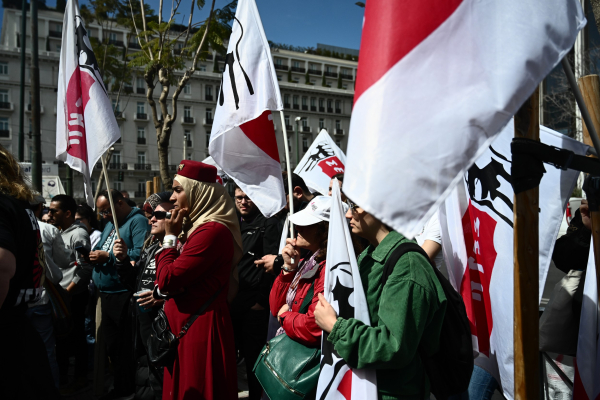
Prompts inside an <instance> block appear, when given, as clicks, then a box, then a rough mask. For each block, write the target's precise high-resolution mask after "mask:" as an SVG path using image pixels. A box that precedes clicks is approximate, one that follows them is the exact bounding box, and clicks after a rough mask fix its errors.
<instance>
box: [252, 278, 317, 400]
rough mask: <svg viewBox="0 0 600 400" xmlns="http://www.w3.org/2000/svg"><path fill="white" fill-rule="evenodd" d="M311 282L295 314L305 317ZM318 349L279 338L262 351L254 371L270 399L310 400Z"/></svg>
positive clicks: (312, 291)
mask: <svg viewBox="0 0 600 400" xmlns="http://www.w3.org/2000/svg"><path fill="white" fill-rule="evenodd" d="M314 285H315V283H314V281H313V284H312V285H311V287H310V289H308V293H307V294H306V298H305V299H304V301H303V302H302V306H301V307H300V310H299V311H298V312H299V313H300V314H306V312H307V311H308V307H309V306H310V303H311V301H312V298H313V294H314ZM320 362H321V349H320V348H317V349H311V348H309V347H306V346H304V345H303V344H301V343H298V342H296V341H295V340H293V339H290V338H289V337H288V335H285V334H283V335H279V336H275V337H274V338H273V339H271V340H270V341H269V342H268V343H267V344H266V345H265V347H264V348H263V350H262V351H261V353H260V355H259V356H258V360H256V364H254V369H253V370H252V371H253V372H254V374H255V375H256V378H257V379H258V381H259V382H260V384H261V385H262V387H263V389H264V391H265V393H266V394H267V396H269V398H270V399H272V400H288V399H289V400H298V399H313V398H315V395H316V391H317V383H318V382H319V372H320Z"/></svg>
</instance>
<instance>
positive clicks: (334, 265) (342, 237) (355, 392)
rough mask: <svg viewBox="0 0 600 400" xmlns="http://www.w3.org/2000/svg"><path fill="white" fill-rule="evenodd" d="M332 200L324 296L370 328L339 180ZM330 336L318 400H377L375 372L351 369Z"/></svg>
mask: <svg viewBox="0 0 600 400" xmlns="http://www.w3.org/2000/svg"><path fill="white" fill-rule="evenodd" d="M332 197H333V204H332V206H331V214H330V217H329V235H328V238H329V239H328V243H327V268H326V269H325V291H324V293H323V295H324V296H325V298H326V300H327V301H328V302H329V303H330V304H331V306H332V307H333V308H334V309H335V311H336V313H337V315H338V316H340V317H343V318H355V319H358V320H360V321H362V322H364V323H365V324H367V325H370V324H371V321H370V319H369V309H368V308H367V299H366V298H365V293H364V291H363V286H362V281H361V279H360V273H359V271H358V264H357V263H356V256H355V255H354V247H353V246H352V240H351V238H350V230H349V228H348V221H347V220H346V217H345V214H346V211H347V210H348V207H347V206H346V205H345V204H344V203H342V198H341V194H340V187H339V182H338V181H337V180H335V181H334V184H333V185H332ZM327 335H328V334H327V333H326V332H323V338H322V344H321V375H319V384H318V387H317V399H318V400H351V399H356V400H361V399H377V383H376V379H377V378H376V375H375V370H373V369H351V368H350V367H349V366H348V365H347V364H346V362H345V361H344V359H343V358H341V357H340V356H339V355H338V354H337V352H336V351H335V349H334V348H333V345H332V344H331V343H330V342H329V341H328V340H327Z"/></svg>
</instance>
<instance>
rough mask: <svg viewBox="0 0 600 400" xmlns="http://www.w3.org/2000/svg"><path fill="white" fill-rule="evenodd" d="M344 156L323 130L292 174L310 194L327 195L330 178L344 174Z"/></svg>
mask: <svg viewBox="0 0 600 400" xmlns="http://www.w3.org/2000/svg"><path fill="white" fill-rule="evenodd" d="M345 164H346V155H345V154H344V152H343V151H342V149H340V148H339V146H338V145H337V144H335V142H334V141H333V140H332V139H331V136H329V134H328V133H327V131H326V130H325V129H322V130H321V132H320V133H319V135H318V136H317V137H316V139H315V141H314V142H312V144H311V145H310V147H309V148H308V150H307V151H306V154H304V157H302V160H300V162H299V163H298V165H297V166H296V169H295V170H294V173H295V174H297V175H299V176H300V177H301V178H302V179H303V180H304V183H306V186H308V188H309V189H310V190H311V191H312V192H315V191H316V192H319V193H321V194H322V195H327V192H329V182H330V181H331V178H332V177H333V176H334V175H336V174H340V173H344V170H345V168H346V167H345Z"/></svg>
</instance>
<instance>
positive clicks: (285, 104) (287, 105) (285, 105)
mask: <svg viewBox="0 0 600 400" xmlns="http://www.w3.org/2000/svg"><path fill="white" fill-rule="evenodd" d="M283 107H284V108H290V107H291V104H290V103H283Z"/></svg>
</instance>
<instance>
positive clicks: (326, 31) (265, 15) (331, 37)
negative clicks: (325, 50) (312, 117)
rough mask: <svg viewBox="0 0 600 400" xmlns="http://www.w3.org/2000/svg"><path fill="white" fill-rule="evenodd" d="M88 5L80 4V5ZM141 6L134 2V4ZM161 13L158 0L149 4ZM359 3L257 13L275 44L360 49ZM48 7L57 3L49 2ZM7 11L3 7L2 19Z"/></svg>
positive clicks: (275, 2)
mask: <svg viewBox="0 0 600 400" xmlns="http://www.w3.org/2000/svg"><path fill="white" fill-rule="evenodd" d="M189 1H190V0H183V1H182V5H181V7H180V11H181V13H180V15H178V16H177V22H180V23H181V22H182V21H183V22H184V23H187V20H188V16H187V14H188V13H189V4H190V3H189ZM228 2H229V1H227V0H217V1H216V3H215V8H220V7H222V6H223V5H225V4H227V3H228ZM85 3H87V1H86V0H80V4H85ZM136 3H137V4H139V2H137V1H134V2H133V4H136ZM146 3H147V4H149V5H150V6H151V7H152V8H154V10H156V11H158V5H159V1H158V0H146ZM206 3H207V5H206V7H205V9H204V10H203V12H198V10H197V9H196V11H195V12H194V21H200V20H203V19H205V18H206V17H207V16H208V12H209V9H210V0H206ZM355 3H356V0H302V1H300V0H256V4H257V6H258V11H259V13H260V16H261V19H262V23H263V26H264V29H265V33H266V35H267V39H268V40H271V41H273V42H276V43H284V44H290V45H294V46H305V47H314V48H316V47H317V43H322V44H328V45H332V46H340V47H347V48H351V49H358V48H359V46H360V34H361V28H362V20H363V15H364V9H363V8H361V7H359V6H357V5H356V4H355ZM46 4H47V5H48V6H49V7H54V6H55V5H56V0H46ZM170 10H171V0H165V2H164V3H163V16H164V17H165V18H168V16H169V14H170ZM3 12H4V10H3V9H2V8H1V7H0V17H1V16H2V14H3Z"/></svg>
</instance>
